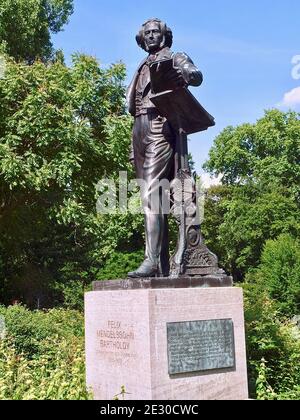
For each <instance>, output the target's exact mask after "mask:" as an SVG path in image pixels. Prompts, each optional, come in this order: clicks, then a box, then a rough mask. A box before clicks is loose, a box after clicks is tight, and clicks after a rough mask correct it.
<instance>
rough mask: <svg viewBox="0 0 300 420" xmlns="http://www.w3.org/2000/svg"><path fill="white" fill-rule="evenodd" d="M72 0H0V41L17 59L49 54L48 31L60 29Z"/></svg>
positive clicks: (48, 56) (64, 22) (30, 58)
mask: <svg viewBox="0 0 300 420" xmlns="http://www.w3.org/2000/svg"><path fill="white" fill-rule="evenodd" d="M72 13H73V0H1V3H0V44H1V43H2V46H3V47H4V48H5V50H6V52H7V53H8V54H9V55H10V56H12V57H14V58H15V59H16V60H18V61H22V60H25V61H27V62H28V63H32V62H33V61H34V60H36V59H37V58H39V59H41V60H46V61H47V60H49V59H50V58H51V57H52V56H53V53H54V51H53V46H52V43H51V33H57V32H59V31H61V30H62V28H63V26H64V25H65V24H66V23H67V22H68V18H69V16H70V15H71V14H72Z"/></svg>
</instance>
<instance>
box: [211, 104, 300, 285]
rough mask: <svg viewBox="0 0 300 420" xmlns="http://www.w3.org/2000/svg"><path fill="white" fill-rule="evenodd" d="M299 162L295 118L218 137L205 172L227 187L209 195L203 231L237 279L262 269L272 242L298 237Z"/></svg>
mask: <svg viewBox="0 0 300 420" xmlns="http://www.w3.org/2000/svg"><path fill="white" fill-rule="evenodd" d="M299 162H300V120H299V115H297V114H296V113H291V112H289V113H282V112H280V111H277V110H273V111H268V112H266V114H265V116H264V117H263V118H262V119H261V120H259V121H258V122H257V123H256V124H253V125H250V124H244V125H242V126H239V127H236V128H233V127H229V128H227V129H225V130H224V131H223V132H222V133H221V134H220V135H219V136H218V137H217V138H216V140H215V144H214V146H213V148H212V150H211V152H210V158H209V160H208V162H207V163H206V165H205V167H206V169H207V170H209V171H210V172H211V173H213V174H214V175H220V174H221V175H222V177H223V178H222V183H223V185H222V186H220V187H217V188H212V189H211V190H210V191H209V192H208V197H207V201H206V213H205V214H206V218H205V223H204V226H203V230H204V233H205V236H206V237H207V239H208V242H209V245H210V246H211V247H212V249H213V250H215V251H216V253H218V255H219V256H220V257H221V261H222V263H223V265H224V266H225V267H226V269H227V270H228V271H230V272H231V273H232V274H234V276H235V279H239V280H241V279H242V278H243V277H244V275H245V274H246V272H247V271H248V270H249V269H251V267H256V266H257V265H258V263H259V261H260V256H261V252H262V249H263V246H264V244H265V242H266V241H267V240H268V239H276V238H277V237H278V236H279V235H280V234H282V233H289V234H291V235H293V236H295V237H297V235H299V233H300V211H299V193H300V189H299V185H300V183H299V181H300V165H299Z"/></svg>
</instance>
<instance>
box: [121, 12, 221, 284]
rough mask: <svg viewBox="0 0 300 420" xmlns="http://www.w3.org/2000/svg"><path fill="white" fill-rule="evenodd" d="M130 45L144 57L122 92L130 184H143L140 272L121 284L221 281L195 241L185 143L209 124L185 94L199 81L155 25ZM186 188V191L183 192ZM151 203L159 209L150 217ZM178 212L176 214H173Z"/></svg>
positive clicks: (165, 31)
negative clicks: (165, 184) (130, 120)
mask: <svg viewBox="0 0 300 420" xmlns="http://www.w3.org/2000/svg"><path fill="white" fill-rule="evenodd" d="M136 40H137V43H138V45H139V46H140V47H141V48H143V49H144V50H145V51H146V52H147V53H148V57H146V58H145V59H144V60H143V61H142V63H141V64H140V65H139V67H138V69H137V71H136V74H135V75H134V78H133V81H132V83H131V84H130V86H129V88H128V92H127V103H128V108H129V112H130V113H131V114H132V115H133V117H134V128H133V136H132V150H131V155H130V160H131V161H132V162H133V163H134V166H135V170H136V177H137V179H140V180H143V181H144V187H143V188H142V189H141V198H142V206H143V210H144V214H145V233H146V235H145V236H146V249H145V260H144V262H143V264H142V265H141V266H140V267H139V268H138V269H137V270H135V271H134V272H131V273H128V277H129V278H144V277H145V278H147V277H158V276H161V277H172V278H177V279H178V278H180V277H201V276H222V275H224V276H225V277H226V274H225V273H224V271H222V270H220V269H219V266H218V258H217V256H215V255H214V254H213V253H211V252H210V251H209V250H208V248H207V247H206V245H205V243H204V239H203V237H202V235H201V230H200V222H199V221H198V212H197V194H196V190H195V180H194V177H193V176H192V174H191V170H190V167H189V163H188V146H187V135H188V134H191V133H195V132H199V131H203V130H207V129H208V128H209V127H212V126H213V125H214V124H215V122H214V118H213V117H212V116H211V115H210V114H209V113H208V112H207V111H206V110H205V109H204V108H203V107H202V106H201V105H200V103H199V102H198V101H197V100H196V99H195V98H194V96H193V95H192V94H191V92H190V91H189V90H188V86H200V85H201V83H202V80H203V76H202V73H201V72H200V70H199V69H198V68H197V67H196V66H195V64H194V63H193V61H192V60H191V58H190V57H189V56H188V55H187V54H185V53H173V52H172V51H171V49H170V48H171V46H172V42H173V34H172V31H171V29H170V28H168V27H167V25H166V24H165V23H164V22H162V21H161V20H159V19H150V20H149V21H147V22H145V24H144V25H143V26H142V28H141V30H140V32H139V34H138V35H137V37H136ZM163 180H168V181H170V182H172V181H173V182H172V184H171V188H170V189H169V191H166V190H165V189H160V185H159V182H161V181H163ZM157 181H158V182H157ZM176 181H178V182H176ZM186 181H190V185H191V187H190V188H188V191H187V190H186ZM178 190H179V191H178ZM178 192H179V193H181V194H178ZM168 193H169V194H168ZM168 195H170V197H171V203H172V206H171V207H172V209H171V211H172V212H173V215H174V216H175V218H176V221H177V222H178V226H179V235H178V244H177V249H176V252H175V254H174V255H173V256H172V258H171V259H170V256H169V238H168V222H167V214H166V213H165V211H164V206H163V203H164V200H165V199H166V197H167V196H168ZM153 197H158V201H159V203H157V206H156V209H157V210H156V211H153V208H152V198H153ZM178 197H179V198H178ZM178 209H179V210H181V211H180V212H179V213H178V212H177V213H176V211H175V210H178ZM178 214H180V216H179V217H178Z"/></svg>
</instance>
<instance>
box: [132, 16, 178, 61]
mask: <svg viewBox="0 0 300 420" xmlns="http://www.w3.org/2000/svg"><path fill="white" fill-rule="evenodd" d="M136 42H137V43H138V45H139V46H140V47H141V48H143V50H145V51H147V52H149V53H156V52H157V51H159V50H161V49H162V48H164V47H169V48H171V46H172V44H173V33H172V31H171V29H170V28H168V27H167V25H166V23H164V22H162V21H161V20H160V19H149V20H147V22H145V23H144V24H143V26H142V27H141V29H140V31H139V33H138V35H137V36H136Z"/></svg>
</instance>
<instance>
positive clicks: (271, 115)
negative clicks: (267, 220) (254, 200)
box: [205, 110, 300, 198]
mask: <svg viewBox="0 0 300 420" xmlns="http://www.w3.org/2000/svg"><path fill="white" fill-rule="evenodd" d="M299 116H300V115H299V114H297V113H295V112H287V113H284V112H281V111H279V110H271V111H267V112H266V113H265V116H264V117H263V118H261V119H260V120H258V121H257V123H255V124H243V125H241V126H238V127H235V128H234V127H228V128H226V129H225V130H224V131H223V132H222V133H221V134H220V135H219V136H218V137H217V138H216V140H215V143H214V146H213V147H212V149H211V151H210V154H209V160H208V161H207V162H206V164H205V168H206V169H207V170H208V171H209V172H210V173H212V174H214V175H222V182H223V183H224V184H226V185H244V184H245V183H249V182H252V183H254V184H257V183H259V184H261V185H262V186H264V187H266V186H268V185H271V186H279V187H284V188H286V189H287V190H289V191H290V192H291V193H293V195H294V197H295V198H298V197H299V194H300V166H299V162H300V119H299Z"/></svg>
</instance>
